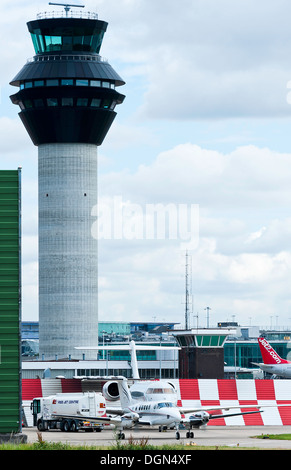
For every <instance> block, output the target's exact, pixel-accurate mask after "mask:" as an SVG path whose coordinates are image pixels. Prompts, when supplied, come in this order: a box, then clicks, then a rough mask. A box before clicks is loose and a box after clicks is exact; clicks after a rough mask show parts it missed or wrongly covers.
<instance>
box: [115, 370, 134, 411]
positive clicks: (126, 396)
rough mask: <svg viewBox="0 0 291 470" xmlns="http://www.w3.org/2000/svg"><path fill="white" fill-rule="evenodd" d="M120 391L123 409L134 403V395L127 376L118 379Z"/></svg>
mask: <svg viewBox="0 0 291 470" xmlns="http://www.w3.org/2000/svg"><path fill="white" fill-rule="evenodd" d="M118 391H119V397H120V404H121V407H122V409H125V408H128V407H129V406H130V405H131V404H132V397H131V393H130V390H129V387H128V384H127V380H126V378H124V379H123V380H119V381H118Z"/></svg>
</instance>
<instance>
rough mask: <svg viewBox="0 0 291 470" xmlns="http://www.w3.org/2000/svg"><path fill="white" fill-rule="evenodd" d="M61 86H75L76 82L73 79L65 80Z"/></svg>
mask: <svg viewBox="0 0 291 470" xmlns="http://www.w3.org/2000/svg"><path fill="white" fill-rule="evenodd" d="M61 85H74V80H73V79H72V78H64V79H63V80H61Z"/></svg>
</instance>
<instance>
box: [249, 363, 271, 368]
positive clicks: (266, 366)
mask: <svg viewBox="0 0 291 470" xmlns="http://www.w3.org/2000/svg"><path fill="white" fill-rule="evenodd" d="M252 364H254V365H255V366H258V367H264V368H266V369H272V367H274V364H264V363H263V362H260V363H257V362H252Z"/></svg>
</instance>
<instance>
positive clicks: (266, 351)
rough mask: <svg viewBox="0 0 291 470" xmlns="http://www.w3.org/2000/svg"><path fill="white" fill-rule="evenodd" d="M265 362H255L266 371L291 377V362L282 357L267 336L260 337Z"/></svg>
mask: <svg viewBox="0 0 291 470" xmlns="http://www.w3.org/2000/svg"><path fill="white" fill-rule="evenodd" d="M258 342H259V346H260V350H261V354H262V358H263V363H261V362H260V363H256V362H253V364H255V365H256V366H259V367H260V369H262V370H263V371H264V372H268V373H269V374H273V375H277V376H280V377H285V378H290V377H291V362H290V361H287V359H282V358H281V357H280V356H279V354H277V353H276V351H275V350H274V349H273V348H272V346H271V345H270V344H269V343H268V341H267V340H266V339H265V338H258Z"/></svg>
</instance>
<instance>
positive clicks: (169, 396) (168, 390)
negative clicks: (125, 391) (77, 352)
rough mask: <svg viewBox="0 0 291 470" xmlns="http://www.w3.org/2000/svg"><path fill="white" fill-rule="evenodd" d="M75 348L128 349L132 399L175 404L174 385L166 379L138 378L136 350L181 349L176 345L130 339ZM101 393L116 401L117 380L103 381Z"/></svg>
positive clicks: (176, 395) (117, 397) (117, 396)
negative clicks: (125, 341)
mask: <svg viewBox="0 0 291 470" xmlns="http://www.w3.org/2000/svg"><path fill="white" fill-rule="evenodd" d="M75 349H86V350H105V351H111V350H118V351H129V352H130V357H131V369H132V379H133V382H134V383H133V385H131V387H130V392H131V396H132V399H133V400H136V401H138V402H140V401H143V400H144V401H170V402H172V403H174V404H175V405H176V404H177V401H178V394H177V390H176V388H175V385H174V384H173V383H171V381H167V380H143V379H140V376H139V370H138V362H137V356H136V351H137V350H138V351H167V350H168V351H169V350H171V351H178V350H179V349H181V348H180V347H178V346H174V347H173V346H147V345H144V344H142V345H140V344H136V343H135V342H134V341H130V343H129V344H121V345H111V346H92V347H87V348H80V347H76V348H75ZM102 393H103V395H104V396H105V398H106V400H108V401H116V400H118V399H119V391H118V385H117V382H116V381H114V380H111V381H108V382H106V383H105V385H104V387H103V390H102Z"/></svg>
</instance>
